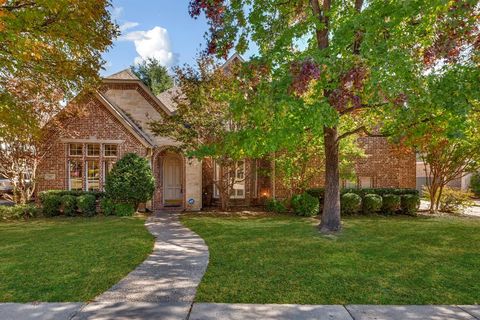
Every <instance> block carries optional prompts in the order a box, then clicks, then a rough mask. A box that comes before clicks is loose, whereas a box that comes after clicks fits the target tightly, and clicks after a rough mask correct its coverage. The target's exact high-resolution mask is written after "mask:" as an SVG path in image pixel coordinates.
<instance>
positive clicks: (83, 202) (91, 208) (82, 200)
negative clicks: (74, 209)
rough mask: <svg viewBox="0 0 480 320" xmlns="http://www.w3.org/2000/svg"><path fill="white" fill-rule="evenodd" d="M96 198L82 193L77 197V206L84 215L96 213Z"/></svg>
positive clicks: (88, 215)
mask: <svg viewBox="0 0 480 320" xmlns="http://www.w3.org/2000/svg"><path fill="white" fill-rule="evenodd" d="M95 202H96V198H95V196H94V195H91V194H84V195H81V196H79V197H78V198H77V206H78V209H79V210H80V212H81V213H83V215H84V216H86V217H93V216H94V215H95V213H96V211H97V210H96V205H95Z"/></svg>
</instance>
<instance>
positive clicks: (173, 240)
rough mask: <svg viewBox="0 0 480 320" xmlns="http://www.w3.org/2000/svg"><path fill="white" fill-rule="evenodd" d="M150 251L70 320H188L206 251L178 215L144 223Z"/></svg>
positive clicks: (157, 216) (205, 259)
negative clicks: (152, 241)
mask: <svg viewBox="0 0 480 320" xmlns="http://www.w3.org/2000/svg"><path fill="white" fill-rule="evenodd" d="M145 224H146V226H147V228H148V230H149V231H150V233H152V234H153V235H154V236H155V245H154V249H153V252H152V253H151V254H150V255H149V256H148V258H147V259H146V260H145V261H144V262H143V263H142V264H140V265H139V266H138V267H137V268H136V269H135V270H133V271H132V272H130V273H129V274H128V275H127V276H126V277H125V278H123V279H122V280H121V281H120V282H118V283H117V284H115V285H114V286H113V287H112V288H110V289H109V290H108V291H106V292H104V293H102V294H101V295H99V296H98V297H97V298H95V300H94V302H92V303H89V304H87V305H86V306H84V307H83V308H82V309H81V310H80V312H78V313H77V314H76V315H75V317H74V318H73V319H123V318H125V319H186V318H187V317H188V314H189V311H190V308H191V306H192V304H193V299H194V298H195V293H196V291H197V286H198V285H199V283H200V280H201V279H202V277H203V275H204V273H205V270H206V269H207V265H208V257H209V254H208V247H207V246H206V244H205V242H204V241H203V239H202V238H200V237H199V236H198V235H197V234H195V233H194V232H192V231H190V230H189V229H187V228H186V227H184V226H183V225H182V224H181V223H180V221H179V214H178V213H158V214H157V215H156V216H155V217H151V218H149V219H148V220H147V222H146V223H145Z"/></svg>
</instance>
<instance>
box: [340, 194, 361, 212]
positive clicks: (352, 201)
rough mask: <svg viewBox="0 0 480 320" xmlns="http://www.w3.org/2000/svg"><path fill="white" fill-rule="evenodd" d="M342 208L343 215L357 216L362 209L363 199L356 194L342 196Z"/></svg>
mask: <svg viewBox="0 0 480 320" xmlns="http://www.w3.org/2000/svg"><path fill="white" fill-rule="evenodd" d="M340 206H341V210H342V213H343V214H346V215H349V214H356V213H358V212H359V211H360V209H361V208H362V198H361V197H360V196H359V195H358V194H355V193H345V194H342V197H341V199H340Z"/></svg>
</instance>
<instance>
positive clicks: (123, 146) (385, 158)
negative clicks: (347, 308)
mask: <svg viewBox="0 0 480 320" xmlns="http://www.w3.org/2000/svg"><path fill="white" fill-rule="evenodd" d="M236 59H241V58H239V56H238V55H237V56H234V57H233V58H231V59H229V60H228V61H227V63H226V66H224V67H226V68H228V64H229V63H234V62H235V61H236ZM174 94H175V89H170V90H167V91H166V92H164V93H162V94H160V95H159V96H155V95H154V94H153V93H152V92H151V91H150V90H149V89H148V88H147V87H146V86H145V85H144V84H143V83H142V81H141V80H139V79H138V78H137V77H136V76H135V75H134V74H133V73H132V72H131V71H130V70H129V69H127V70H123V71H121V72H118V73H116V74H113V75H111V76H109V77H106V78H105V79H103V84H102V86H101V88H100V89H99V90H98V91H97V92H96V93H95V94H93V95H91V96H90V97H89V98H88V99H87V100H86V101H84V102H82V103H81V104H79V105H78V104H77V105H76V106H75V107H76V108H79V109H80V111H81V112H80V113H79V114H78V116H75V117H73V118H69V119H68V120H66V121H67V123H65V124H64V126H65V127H66V130H62V132H61V133H57V134H55V135H54V136H53V137H52V138H51V143H52V145H51V148H50V149H49V151H48V153H47V155H46V156H45V158H44V159H43V161H42V162H41V163H40V165H39V168H38V177H37V181H38V185H37V186H38V187H37V191H44V190H50V189H65V190H102V189H103V188H104V184H105V177H106V174H107V173H108V172H109V170H110V169H111V168H112V166H113V165H114V164H115V162H116V161H118V160H119V159H120V158H121V157H122V156H123V155H125V154H126V153H130V152H133V153H136V154H138V155H140V156H142V157H145V158H146V159H147V160H148V161H149V163H150V165H151V167H152V171H153V174H154V176H155V182H156V189H155V192H154V197H153V200H152V201H151V203H150V204H148V207H149V208H150V209H153V210H172V209H176V210H189V211H194V210H200V209H201V208H202V207H203V206H204V205H215V204H217V203H218V201H216V199H217V198H218V196H219V195H218V190H216V188H215V184H214V181H215V180H217V179H219V175H218V171H219V170H218V169H219V168H218V167H217V166H216V165H215V164H214V163H212V161H208V160H207V161H199V160H196V159H188V158H186V157H185V156H184V155H183V154H182V153H181V152H180V151H179V150H178V142H176V141H174V140H172V139H171V138H168V137H158V136H155V135H154V134H153V132H152V131H151V130H150V128H149V125H148V123H149V122H150V121H152V120H155V119H159V118H161V117H170V116H172V115H173V114H174V113H175V105H174V103H173V101H172V100H173V99H172V95H174ZM71 107H73V106H71V105H68V106H67V107H66V108H71ZM359 142H360V144H361V145H362V146H363V147H364V149H365V153H366V154H367V157H366V158H365V159H361V160H359V161H358V162H357V163H356V165H355V166H356V168H355V169H356V173H357V177H358V178H357V180H356V181H350V182H347V181H345V182H343V183H344V186H347V187H352V186H355V187H361V188H367V187H394V188H415V154H414V153H413V152H412V151H407V152H406V151H405V150H402V149H401V148H399V147H398V146H395V145H392V144H390V143H388V142H387V140H386V139H385V138H379V137H365V138H360V140H359ZM235 175H236V178H238V182H237V183H235V186H234V192H233V194H232V204H233V205H239V206H248V205H256V204H260V203H262V202H263V201H264V200H265V198H267V197H277V198H284V197H287V196H288V194H289V193H288V190H286V188H285V187H284V186H282V184H281V181H280V179H275V168H274V166H273V165H272V163H271V162H270V161H267V160H264V159H245V160H244V161H241V162H240V163H239V166H238V169H237V170H236V172H235ZM322 185H323V176H320V177H318V179H315V181H313V182H312V187H314V186H322Z"/></svg>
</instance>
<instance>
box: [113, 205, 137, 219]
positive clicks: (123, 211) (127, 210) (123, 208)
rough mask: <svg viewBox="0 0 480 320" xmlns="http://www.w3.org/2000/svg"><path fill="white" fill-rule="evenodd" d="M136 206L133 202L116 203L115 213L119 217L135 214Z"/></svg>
mask: <svg viewBox="0 0 480 320" xmlns="http://www.w3.org/2000/svg"><path fill="white" fill-rule="evenodd" d="M134 213H135V207H134V206H133V204H131V203H115V215H117V216H119V217H129V216H133V214H134Z"/></svg>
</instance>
